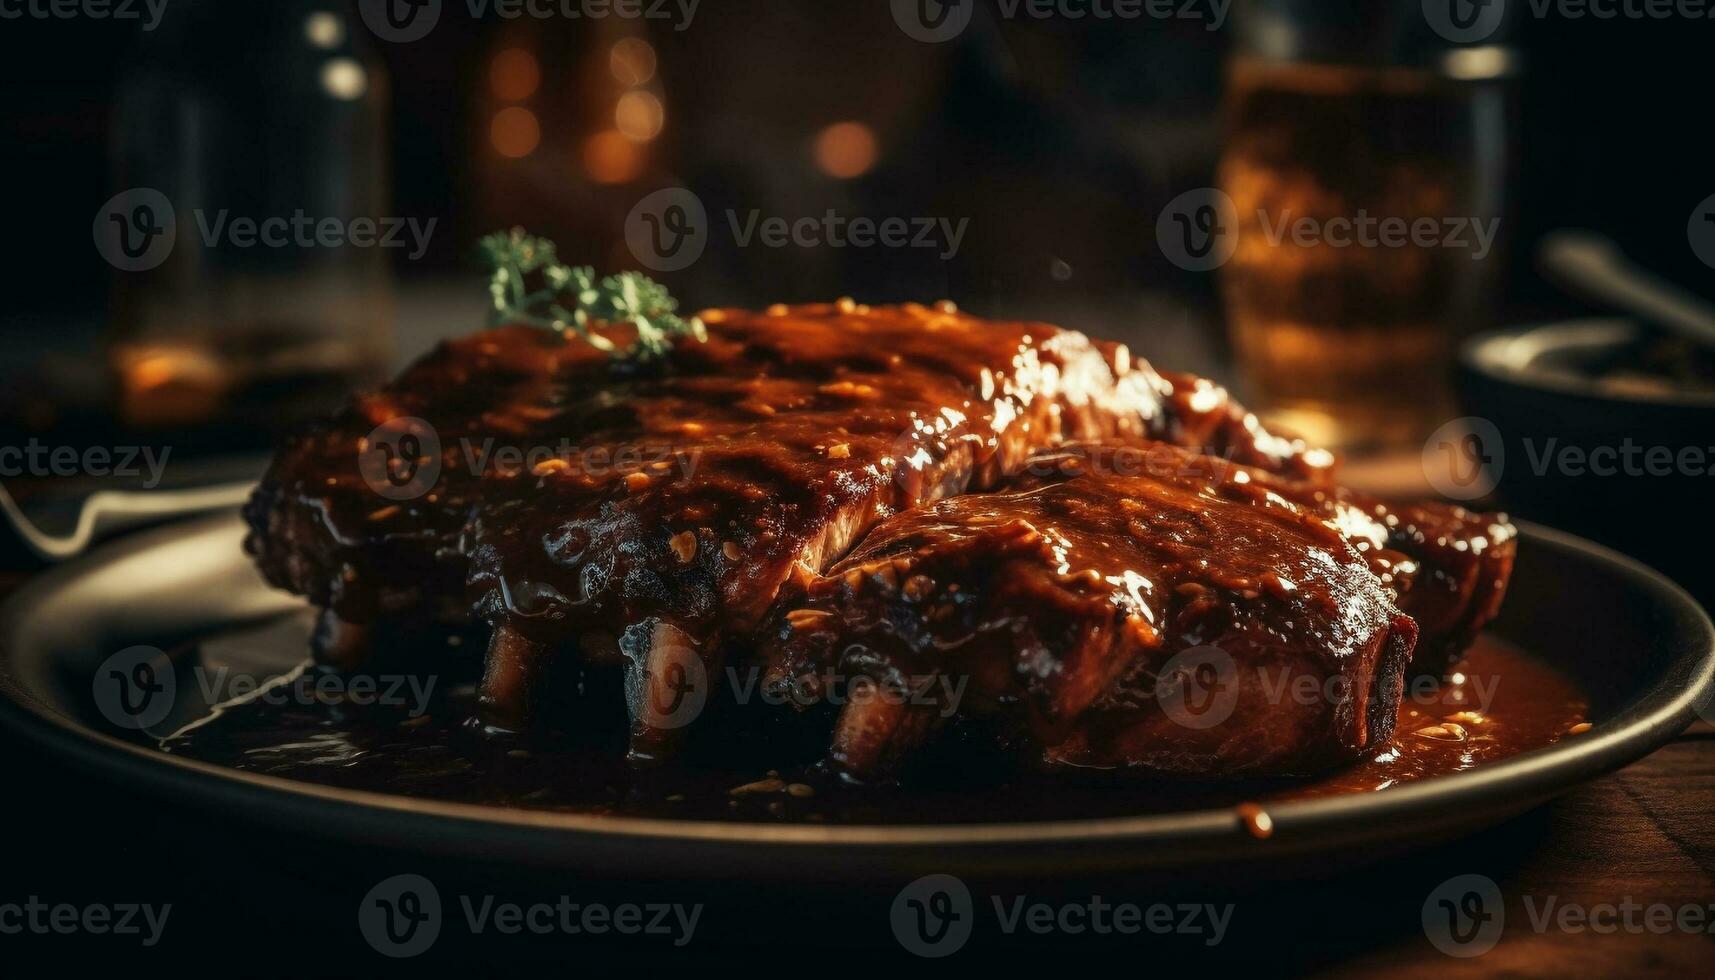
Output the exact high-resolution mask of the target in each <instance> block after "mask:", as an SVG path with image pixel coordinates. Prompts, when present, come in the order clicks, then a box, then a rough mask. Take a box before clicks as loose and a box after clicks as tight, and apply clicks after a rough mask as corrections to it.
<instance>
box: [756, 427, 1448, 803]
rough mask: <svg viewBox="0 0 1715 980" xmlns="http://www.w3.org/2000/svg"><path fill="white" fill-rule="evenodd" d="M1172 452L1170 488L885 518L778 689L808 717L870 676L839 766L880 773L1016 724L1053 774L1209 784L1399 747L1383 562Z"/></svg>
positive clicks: (1032, 483)
mask: <svg viewBox="0 0 1715 980" xmlns="http://www.w3.org/2000/svg"><path fill="white" fill-rule="evenodd" d="M1161 449H1162V452H1163V453H1165V456H1163V457H1161V458H1163V459H1165V460H1166V461H1168V463H1169V465H1167V466H1166V469H1167V470H1168V471H1169V472H1168V473H1166V474H1164V475H1163V474H1154V473H1149V472H1140V473H1136V474H1130V475H1119V474H1117V473H1115V472H1113V471H1111V470H1103V469H1097V468H1086V469H1084V470H1083V471H1082V472H1080V473H1078V474H1077V475H1067V473H1066V468H1065V467H1064V466H1063V465H1061V463H1060V462H1059V461H1049V463H1048V464H1047V466H1046V468H1045V470H1044V471H1043V473H1042V474H1036V473H1031V474H1028V475H1026V476H1025V477H1024V478H1023V479H1022V480H1020V481H1019V482H1020V483H1022V484H1023V487H1022V489H1011V490H1003V491H1000V492H995V493H986V494H973V495H966V496H961V497H955V498H952V499H949V500H944V501H941V502H939V503H937V504H934V505H933V506H929V507H924V508H920V509H917V510H914V511H910V512H907V513H904V514H901V515H899V516H897V517H895V518H893V519H891V520H889V521H886V522H884V523H883V524H881V525H880V526H879V527H877V528H876V529H875V530H874V531H872V532H871V533H870V535H869V536H868V537H867V538H866V539H865V540H864V541H863V543H862V544H861V545H860V546H859V548H858V549H857V551H855V552H854V553H853V554H852V555H850V556H849V557H847V558H846V559H844V560H842V561H840V562H839V563H838V564H836V565H835V566H833V567H832V568H831V569H829V571H828V572H827V574H825V575H823V576H819V577H817V578H815V579H814V580H813V581H811V582H810V583H809V585H808V587H807V588H806V590H805V592H804V593H803V595H802V596H801V597H798V598H796V599H795V601H793V602H791V603H790V606H791V608H790V609H788V610H787V611H785V612H784V613H783V615H782V616H781V619H780V621H779V623H778V626H777V629H776V636H775V639H774V641H773V642H771V644H770V645H769V646H768V648H767V650H766V659H767V668H768V675H767V676H768V678H769V682H770V683H771V684H772V685H774V686H775V687H776V688H783V689H787V690H789V691H790V692H791V693H792V695H793V697H794V698H795V700H797V701H798V702H799V703H809V702H813V701H815V700H817V699H818V698H820V697H821V696H822V695H823V691H824V688H825V687H826V686H827V685H828V684H829V681H830V679H831V678H842V679H849V678H853V677H864V678H868V679H869V680H870V681H871V683H870V684H869V685H868V687H867V690H868V691H869V694H868V696H863V697H858V696H851V697H849V698H848V699H847V703H846V704H844V705H842V706H841V708H840V716H839V720H838V722H837V724H836V730H835V733H834V737H833V743H832V748H831V751H830V756H831V760H832V761H833V762H834V763H835V764H836V765H837V766H839V767H840V768H841V769H842V770H843V771H845V772H847V773H849V774H851V775H853V776H856V777H859V778H874V777H877V776H885V775H887V774H889V773H890V772H892V771H893V770H894V769H895V768H896V767H897V766H898V765H899V764H900V762H901V761H902V760H903V759H904V758H905V757H906V756H908V755H909V754H910V753H911V752H912V751H914V750H915V749H916V748H918V746H919V745H920V744H921V743H922V742H923V741H924V740H925V739H927V738H929V737H930V736H931V735H932V734H933V733H934V730H935V728H936V726H937V725H938V724H939V723H940V720H941V719H942V718H945V717H948V716H956V717H963V718H973V717H985V716H993V717H999V718H1001V719H1002V720H1003V722H1004V724H1005V726H1007V727H1010V728H1011V729H1013V730H1015V731H1018V732H1021V733H1023V735H1022V737H1023V738H1024V739H1025V741H1026V742H1027V744H1028V745H1030V746H1031V747H1032V748H1033V749H1034V750H1035V751H1036V752H1037V753H1038V754H1039V755H1040V757H1041V758H1042V759H1043V760H1044V761H1045V762H1047V763H1048V764H1050V765H1065V766H1079V767H1097V768H1119V767H1141V768H1146V769H1151V770H1160V771H1166V772H1174V773H1187V774H1191V773H1194V774H1199V775H1204V776H1214V775H1239V774H1265V773H1266V774H1285V773H1301V772H1311V771H1315V770H1317V769H1322V768H1326V767H1328V766H1330V765H1334V764H1337V763H1339V762H1342V761H1346V760H1350V759H1353V758H1355V757H1357V755H1358V754H1360V753H1361V752H1363V751H1364V750H1365V749H1366V748H1368V747H1372V746H1375V745H1377V744H1381V743H1382V742H1385V740H1386V739H1387V738H1388V737H1389V736H1390V735H1391V733H1392V726H1393V723H1394V717H1395V712H1396V709H1397V707H1398V701H1399V693H1400V684H1401V681H1402V674H1403V671H1404V670H1405V667H1406V664H1407V661H1408V659H1409V658H1410V655H1411V650H1412V647H1413V644H1414V641H1415V639H1416V635H1417V629H1416V625H1415V624H1414V623H1413V621H1412V620H1411V619H1410V618H1409V617H1407V616H1405V615H1404V614H1402V613H1401V612H1399V611H1398V609H1397V608H1396V607H1395V606H1394V604H1393V602H1392V601H1391V599H1392V597H1391V594H1390V592H1389V590H1388V589H1387V588H1386V587H1385V586H1384V585H1383V583H1382V582H1381V580H1380V579H1379V578H1378V577H1377V576H1376V575H1375V574H1374V573H1373V572H1372V570H1371V564H1370V562H1369V560H1368V559H1366V558H1365V557H1364V556H1362V555H1360V554H1358V552H1357V551H1356V550H1355V549H1354V548H1353V547H1352V546H1351V544H1350V543H1349V541H1348V540H1347V537H1346V535H1345V534H1344V533H1342V531H1341V530H1340V529H1339V528H1337V527H1335V526H1334V525H1333V524H1332V523H1331V522H1329V521H1328V520H1327V519H1326V518H1325V516H1324V514H1323V513H1322V512H1321V511H1320V510H1319V509H1317V508H1314V507H1306V506H1301V505H1299V504H1296V503H1293V502H1291V501H1289V500H1287V499H1286V498H1284V497H1282V496H1280V495H1278V494H1275V493H1273V492H1271V491H1269V490H1268V489H1267V488H1266V487H1260V486H1258V485H1256V484H1254V483H1253V482H1252V481H1251V480H1250V478H1249V471H1248V470H1247V469H1245V468H1243V467H1235V466H1232V465H1230V464H1227V463H1225V462H1224V461H1221V460H1215V459H1211V458H1209V457H1206V456H1200V455H1198V454H1194V453H1187V452H1183V451H1179V450H1173V449H1170V448H1168V447H1161ZM948 677H951V678H955V679H956V681H955V683H952V684H947V683H926V679H928V678H948ZM1305 685H1309V686H1310V688H1312V689H1313V690H1314V691H1315V692H1316V694H1317V696H1313V697H1308V698H1303V697H1296V696H1294V693H1295V692H1296V691H1298V690H1300V689H1302V688H1303V687H1304V686H1305ZM845 686H846V688H847V689H851V688H852V687H853V686H854V685H852V684H851V683H850V682H849V680H848V681H847V683H846V685H845ZM859 687H860V689H863V688H862V687H861V686H859ZM950 690H957V691H959V692H961V693H960V695H959V698H958V701H959V703H957V704H953V705H949V704H944V703H941V702H942V701H944V700H945V697H946V693H945V692H948V691H950ZM936 692H939V693H936ZM1324 692H1330V695H1329V696H1322V695H1323V693H1324ZM1205 722H1207V723H1205Z"/></svg>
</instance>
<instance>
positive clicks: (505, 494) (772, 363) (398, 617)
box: [247, 302, 1332, 736]
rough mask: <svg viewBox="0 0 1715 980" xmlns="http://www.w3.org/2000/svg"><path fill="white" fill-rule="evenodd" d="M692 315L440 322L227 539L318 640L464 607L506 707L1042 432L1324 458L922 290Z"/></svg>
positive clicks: (332, 645) (704, 652)
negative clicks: (234, 539) (621, 337)
mask: <svg viewBox="0 0 1715 980" xmlns="http://www.w3.org/2000/svg"><path fill="white" fill-rule="evenodd" d="M703 316H704V319H705V320H706V322H707V323H708V326H709V339H708V341H707V342H706V343H701V344H682V345H679V346H678V347H676V348H675V349H674V350H673V351H672V352H671V354H670V355H669V356H668V357H667V358H666V359H665V361H664V362H662V363H657V364H652V365H645V366H639V365H636V364H626V363H620V362H613V361H610V360H609V359H608V358H607V357H605V356H604V355H602V354H600V353H598V352H596V351H594V350H592V349H590V348H588V347H587V346H584V345H578V344H567V343H565V342H564V341H563V340H561V339H559V338H556V337H553V336H551V335H548V334H545V333H542V332H540V331H533V330H528V329H521V328H507V329H501V330H495V331H489V332H487V333H483V334H478V335H476V336H474V337H471V338H467V339H464V340H460V341H455V342H452V343H449V344H446V345H443V346H442V347H440V348H439V349H437V350H436V351H435V352H434V353H432V354H430V355H429V356H428V357H426V358H425V359H423V360H422V361H420V362H419V363H418V364H417V365H415V366H413V367H412V368H411V369H409V370H408V371H407V372H406V373H405V374H404V375H402V376H401V377H400V378H399V379H397V380H396V381H395V382H393V383H392V384H390V385H388V386H386V387H385V388H383V389H381V390H380V391H378V392H375V393H373V394H370V395H367V396H364V397H362V398H360V399H358V400H357V401H356V402H354V404H353V405H352V406H350V407H349V408H347V409H346V410H345V411H344V412H343V413H341V414H340V415H339V416H338V417H336V418H335V419H333V420H332V421H330V422H328V423H326V424H324V425H321V426H318V427H316V428H314V429H312V430H310V431H308V432H306V433H304V434H303V435H301V436H300V437H299V438H297V439H295V440H293V441H291V442H290V443H289V444H288V445H287V446H286V447H285V448H284V449H283V451H282V452H281V454H280V456H279V457H278V459H277V460H276V462H275V464H274V466H273V467H272V468H271V470H270V472H269V473H268V475H267V476H266V477H265V478H264V480H263V483H262V485H261V487H260V489H259V490H258V492H257V494H256V496H255V498H254V499H253V500H252V502H251V504H250V506H249V508H248V510H247V517H248V519H249V522H250V524H251V529H252V532H251V534H250V537H249V540H248V547H249V548H250V550H251V551H252V553H253V554H255V555H256V557H257V559H258V563H259V565H260V566H261V568H262V570H263V572H264V573H265V574H266V575H267V577H268V578H269V580H270V581H272V582H273V583H275V584H276V585H279V586H281V587H283V588H287V589H290V590H293V591H296V592H299V593H302V594H304V595H306V596H308V597H309V598H310V599H311V601H312V602H314V603H315V604H317V605H318V606H320V607H322V608H323V609H324V610H326V611H327V612H326V615H325V617H324V621H323V628H322V629H321V630H320V631H319V634H318V635H319V639H318V648H319V650H320V651H321V652H322V654H323V656H324V657H326V658H327V659H330V660H334V661H336V662H340V663H350V662H356V661H358V660H360V659H361V656H362V648H363V641H364V637H365V636H366V635H367V634H368V633H369V632H371V631H372V630H373V629H374V628H375V626H376V624H377V623H378V622H387V621H402V620H420V619H429V618H433V619H440V620H448V621H457V620H459V619H461V618H464V617H467V616H469V615H470V614H471V611H472V610H473V609H474V611H475V614H476V615H477V616H480V617H482V618H485V619H487V620H488V621H489V622H491V623H492V624H493V625H494V627H495V637H494V640H493V644H492V646H493V650H492V653H491V656H490V661H489V662H490V668H491V670H490V676H489V678H488V680H487V682H486V685H485V686H486V689H487V691H486V695H487V696H486V697H485V700H484V704H485V711H486V712H487V713H488V714H489V715H490V716H491V717H490V718H489V720H490V721H491V722H493V723H495V724H497V725H501V726H512V725H516V724H521V723H522V722H523V721H524V720H525V719H526V718H527V717H528V714H529V696H530V693H531V690H532V688H533V687H534V684H533V682H531V680H530V678H532V677H536V676H539V675H540V674H541V673H542V672H543V664H542V663H541V661H544V660H549V661H551V660H553V659H555V658H559V657H564V656H571V657H576V658H579V659H581V660H583V661H587V662H595V663H621V662H629V663H631V664H632V666H633V667H634V669H636V670H639V671H642V672H643V673H645V674H647V673H648V670H649V668H650V658H651V657H652V656H653V657H656V658H659V657H661V656H663V655H664V654H662V653H661V652H660V651H659V649H658V648H659V647H660V646H661V641H662V639H663V638H668V639H670V640H671V643H670V644H669V646H670V647H671V648H672V650H674V651H677V652H679V653H680V654H682V653H683V652H684V651H685V650H694V651H696V652H697V655H698V656H699V657H703V658H706V659H707V662H708V664H709V665H710V666H713V664H714V663H716V662H717V661H718V658H719V656H720V649H721V646H722V644H723V643H724V642H726V640H727V639H728V638H731V637H734V636H742V635H744V634H745V633H746V632H747V631H749V630H751V629H753V628H754V627H755V626H756V625H757V624H758V623H759V622H760V621H761V619H762V617H763V615H764V613H765V612H766V611H767V609H768V608H769V607H770V606H771V604H772V603H773V602H774V601H775V599H776V596H777V594H778V593H779V591H780V590H781V588H782V587H783V585H785V583H786V582H787V581H788V580H791V579H802V578H804V577H807V576H809V575H812V574H814V573H816V572H818V571H820V570H821V569H822V568H823V567H825V566H826V565H827V563H828V562H830V561H832V560H833V559H835V558H837V557H838V556H839V555H840V554H842V553H843V552H844V551H845V550H846V549H847V548H849V547H850V545H851V544H852V542H853V541H855V540H856V538H857V537H858V536H859V535H860V534H861V533H863V531H865V530H866V529H867V528H868V527H869V526H870V525H872V524H873V523H875V522H876V521H877V520H880V519H882V518H885V517H887V516H890V515H891V514H893V513H896V512H898V511H900V510H903V509H907V508H910V507H914V506H917V505H920V504H922V503H926V502H929V501H933V500H936V499H939V498H941V497H945V496H949V495H953V494H958V493H962V492H967V491H970V490H981V489H986V488H989V487H992V486H994V485H995V484H996V482H997V481H999V480H1000V479H1001V478H1003V477H1004V476H1005V475H1006V474H1008V473H1009V472H1011V471H1012V470H1013V469H1015V468H1016V467H1017V466H1018V464H1019V463H1020V462H1021V461H1022V460H1023V459H1024V458H1025V457H1026V456H1027V455H1028V454H1029V453H1030V452H1031V451H1033V450H1035V449H1040V448H1042V447H1045V446H1052V445H1055V444H1057V443H1059V442H1061V441H1063V440H1067V439H1094V438H1146V437H1147V438H1159V439H1167V440H1174V441H1187V440H1191V441H1197V444H1198V445H1202V444H1204V443H1205V442H1206V443H1208V444H1209V446H1210V448H1218V449H1219V450H1220V451H1223V452H1228V453H1231V454H1232V455H1233V456H1234V457H1235V458H1238V459H1241V460H1244V461H1246V462H1251V463H1255V464H1257V465H1259V466H1263V467H1266V468H1270V469H1273V470H1278V471H1281V472H1285V473H1291V474H1294V475H1296V476H1302V477H1304V478H1305V479H1309V480H1312V481H1315V480H1318V479H1321V478H1322V477H1321V474H1324V473H1325V472H1326V471H1327V470H1328V468H1329V467H1330V466H1331V465H1332V458H1331V457H1329V456H1328V454H1326V453H1322V452H1320V451H1317V450H1313V449H1310V448H1308V447H1306V446H1304V444H1303V443H1301V442H1297V441H1295V440H1289V439H1284V438H1279V437H1276V436H1274V435H1271V434H1270V433H1268V432H1267V431H1265V430H1264V429H1263V428H1262V427H1261V426H1260V425H1258V424H1257V422H1256V420H1255V418H1254V417H1253V416H1250V415H1249V414H1248V413H1246V412H1245V411H1244V410H1243V408H1242V407H1240V406H1238V405H1236V404H1235V403H1233V402H1232V401H1231V400H1230V399H1229V398H1228V397H1227V395H1226V393H1225V392H1224V391H1223V390H1221V389H1220V388H1218V387H1216V386H1214V385H1211V384H1209V383H1208V382H1206V381H1202V380H1201V379H1195V378H1188V377H1180V376H1164V375H1162V374H1160V373H1158V372H1156V371H1155V370H1153V369H1152V368H1151V367H1150V366H1149V365H1148V364H1147V363H1146V362H1144V361H1142V360H1140V359H1136V358H1134V357H1132V356H1131V355H1130V354H1129V353H1128V352H1127V351H1126V350H1125V348H1123V347H1122V346H1119V345H1115V344H1108V343H1100V342H1093V341H1090V340H1089V339H1087V338H1086V337H1084V336H1083V335H1082V334H1078V333H1075V332H1071V331H1065V330H1061V329H1059V328H1056V327H1053V326H1049V325H1046V324H1040V323H1003V322H991V321H984V320H980V319H977V318H974V317H970V316H966V315H963V314H960V313H958V312H957V311H956V310H954V309H952V308H951V307H950V305H946V304H943V305H939V306H936V307H924V306H916V305H907V306H901V307H876V308H870V307H865V306H860V305H858V304H854V303H850V302H841V303H837V304H821V305H814V306H802V307H791V308H788V307H775V308H771V309H770V310H768V311H766V312H763V313H749V312H743V311H736V310H724V311H723V310H714V311H708V312H706V313H705V314H704V315H703ZM412 420H415V421H412ZM378 427H379V428H378ZM383 450H385V452H386V453H387V454H388V456H387V458H386V460H385V461H384V462H385V464H386V465H385V468H384V470H383V471H382V472H381V473H380V474H378V473H377V472H376V471H375V469H376V468H375V466H374V465H369V467H368V469H365V457H366V454H368V455H373V454H375V453H378V452H381V451H383ZM406 457H414V458H406ZM369 462H370V463H371V464H373V462H374V461H373V460H371V461H369ZM419 474H428V475H427V476H426V477H425V476H421V475H419ZM395 476H398V477H399V478H400V479H397V480H395V479H394V478H395ZM407 477H409V479H406V478H407ZM411 480H416V481H418V485H413V484H412V483H411ZM389 484H397V486H395V487H393V488H391V489H390V487H389ZM394 490H398V491H399V492H394ZM657 666H659V664H657ZM646 686H647V685H633V688H634V689H641V688H643V687H646ZM644 727H645V729H646V728H647V726H644ZM649 734H651V733H650V732H648V731H647V730H645V731H642V732H640V735H642V736H648V735H649Z"/></svg>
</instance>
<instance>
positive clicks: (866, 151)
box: [816, 122, 881, 178]
mask: <svg viewBox="0 0 1715 980" xmlns="http://www.w3.org/2000/svg"><path fill="white" fill-rule="evenodd" d="M880 152H881V151H880V148H879V146H878V145H877V144H876V139H875V131H874V130H872V129H870V128H869V127H868V126H865V125H864V124H863V123H859V122H839V123H834V124H833V125H832V126H829V127H828V128H826V129H824V130H822V131H821V132H820V133H818V134H816V166H818V167H820V168H822V172H823V173H825V174H827V175H829V176H830V177H842V178H851V177H857V176H860V175H862V174H865V173H868V172H869V169H870V168H871V167H873V166H875V161H876V157H877V156H879V155H880Z"/></svg>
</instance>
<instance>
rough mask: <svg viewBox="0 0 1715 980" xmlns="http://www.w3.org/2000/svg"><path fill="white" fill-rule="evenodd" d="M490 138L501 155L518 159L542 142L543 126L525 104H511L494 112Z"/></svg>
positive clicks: (489, 133) (489, 128)
mask: <svg viewBox="0 0 1715 980" xmlns="http://www.w3.org/2000/svg"><path fill="white" fill-rule="evenodd" d="M488 138H489V139H490V140H491V141H492V142H493V143H494V149H495V151H496V152H498V153H499V154H500V155H501V156H503V157H511V158H512V159H515V160H516V159H518V158H519V157H527V156H529V155H530V154H531V153H533V152H535V150H536V146H537V144H539V143H541V142H542V126H541V124H540V123H538V122H537V121H536V114H535V113H534V112H531V111H530V110H529V109H526V108H524V107H523V106H509V107H507V108H505V109H502V110H500V111H499V112H497V113H495V114H494V121H493V122H492V123H490V124H489V127H488Z"/></svg>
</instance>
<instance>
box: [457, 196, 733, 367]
mask: <svg viewBox="0 0 1715 980" xmlns="http://www.w3.org/2000/svg"><path fill="white" fill-rule="evenodd" d="M477 248H478V250H479V251H480V252H481V254H482V258H483V260H484V261H485V262H486V263H487V264H488V266H489V268H490V269H491V272H492V274H491V276H490V278H489V283H488V293H489V298H490V300H491V302H492V304H493V309H492V312H491V314H490V319H491V320H493V322H495V323H519V324H525V325H528V326H533V327H540V328H542V329H544V330H552V331H554V332H556V333H559V334H576V335H577V336H579V337H581V338H583V339H584V340H585V341H586V342H588V343H589V344H590V346H592V347H595V348H597V349H598V350H604V351H607V352H608V353H609V354H611V355H612V356H613V357H614V358H615V359H616V360H633V361H651V360H654V359H656V358H659V357H662V356H663V355H665V354H666V353H667V352H668V351H669V350H671V349H672V347H673V341H674V339H675V338H677V337H693V338H695V339H696V340H697V341H698V342H701V341H704V340H706V339H708V333H707V330H706V329H705V328H704V326H703V321H701V320H699V319H697V318H696V317H694V316H693V317H689V318H686V317H681V316H679V315H678V312H677V311H678V309H679V302H678V300H675V299H674V298H673V297H672V296H671V295H670V294H669V293H668V292H667V287H665V286H663V285H661V284H660V283H658V282H656V281H655V280H653V279H650V278H649V277H648V276H645V275H643V274H642V273H640V272H621V273H619V274H617V275H612V276H603V277H601V278H600V279H598V278H596V273H595V270H594V269H592V268H590V267H589V266H568V265H565V264H564V263H562V262H560V260H559V258H558V257H557V256H556V255H555V254H554V243H553V242H551V241H549V240H547V239H546V238H539V237H537V236H535V235H530V234H526V233H525V232H524V229H522V228H514V229H512V230H511V231H501V232H495V233H494V234H492V235H488V236H485V237H484V238H483V239H482V241H480V242H478V243H477ZM532 277H535V278H536V279H538V280H539V281H540V283H541V285H540V287H539V288H535V289H532V288H531V287H530V285H528V283H529V282H530V281H531V279H532ZM621 323H629V324H631V325H632V327H633V328H635V329H636V331H637V340H636V341H635V342H634V343H632V345H631V346H630V347H627V348H625V349H623V350H621V349H620V348H619V347H618V346H617V345H615V344H614V342H613V341H612V340H609V339H608V338H607V337H605V336H603V335H602V334H600V333H598V332H597V331H596V330H595V327H596V326H597V325H598V324H621Z"/></svg>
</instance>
